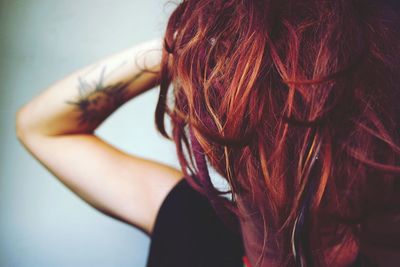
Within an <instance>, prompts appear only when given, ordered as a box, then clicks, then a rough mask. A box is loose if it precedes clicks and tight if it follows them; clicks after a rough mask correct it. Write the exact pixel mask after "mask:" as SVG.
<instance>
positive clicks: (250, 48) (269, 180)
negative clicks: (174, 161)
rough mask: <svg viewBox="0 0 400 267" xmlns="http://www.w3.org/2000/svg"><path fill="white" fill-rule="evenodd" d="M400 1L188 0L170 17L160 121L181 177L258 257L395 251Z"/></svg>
mask: <svg viewBox="0 0 400 267" xmlns="http://www.w3.org/2000/svg"><path fill="white" fill-rule="evenodd" d="M396 5H398V4H396V3H395V1H378V0H331V1H320V0H304V1H299V0H286V1H282V0H279V1H278V0H270V1H260V0H248V1H242V0H229V1H222V0H196V1H192V0H185V1H183V2H182V3H180V4H179V5H178V6H177V8H176V9H175V11H174V12H173V14H172V16H171V17H170V19H169V22H168V26H167V29H166V33H165V44H164V51H163V57H162V79H161V91H160V97H159V101H158V105H157V110H156V122H157V126H158V129H159V131H160V132H161V133H162V134H163V135H164V136H166V137H168V135H167V133H166V131H165V127H164V122H163V119H164V115H165V114H168V116H170V117H171V119H172V126H173V131H172V132H173V135H172V136H171V139H173V140H174V141H175V142H176V145H177V151H178V155H179V160H180V163H181V165H182V170H183V171H184V173H185V176H186V177H188V178H189V182H190V184H191V185H192V186H193V187H194V188H196V189H197V190H198V191H200V192H202V193H203V194H204V195H206V196H207V197H209V199H210V200H211V201H212V204H213V205H214V207H215V209H216V210H217V211H218V212H219V214H220V215H221V218H223V219H224V221H225V222H226V223H227V225H228V226H229V227H231V228H233V229H235V230H236V231H237V232H238V233H240V234H241V236H242V238H243V242H244V246H245V251H246V255H247V257H248V259H249V261H250V264H251V266H253V267H264V266H349V265H350V264H352V263H354V262H355V261H356V259H357V258H358V259H360V256H362V257H361V258H365V259H367V260H368V262H370V264H377V265H379V266H396V264H397V263H398V262H400V231H399V230H398V229H400V227H399V226H400V221H399V218H400V212H399V209H400V177H399V176H400V175H399V174H400V157H399V152H400V147H399V140H400V138H399V135H400V134H399V129H400V128H399V123H400V110H399V107H398V101H399V99H400V88H399V85H400V69H399V66H400V53H399V51H400V50H399V44H400V42H399V41H400V40H399V39H400V20H399V19H400V18H399V15H400V14H399V9H398V7H397V6H396ZM170 85H173V86H172V87H173V91H172V95H170V94H169V93H170V91H169V89H170ZM170 99H172V100H173V101H171V102H172V104H171V103H170V101H169V100H170ZM210 166H211V167H212V168H214V169H215V170H216V171H217V172H218V173H219V174H220V175H221V176H222V177H224V178H225V179H226V181H227V182H228V185H229V189H230V191H229V192H224V191H222V190H221V189H220V188H216V187H215V186H214V184H213V182H212V181H211V179H210V175H209V167H210ZM235 218H238V220H236V219H235ZM364 262H365V261H364Z"/></svg>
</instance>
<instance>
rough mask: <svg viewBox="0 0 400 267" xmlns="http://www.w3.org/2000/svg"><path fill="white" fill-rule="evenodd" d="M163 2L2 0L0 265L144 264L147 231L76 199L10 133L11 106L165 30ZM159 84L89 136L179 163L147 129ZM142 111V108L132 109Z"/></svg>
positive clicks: (111, 266) (151, 128)
mask: <svg viewBox="0 0 400 267" xmlns="http://www.w3.org/2000/svg"><path fill="white" fill-rule="evenodd" d="M174 7H175V5H174V4H167V5H166V1H163V0H146V1H139V0H129V1H128V0H117V1H112V0H83V1H78V0H57V1H51V0H0V27H1V28H0V82H1V86H0V90H1V91H0V111H1V116H0V140H1V150H0V266H1V267H11V266H12V267H36V266H37V267H47V266H49V267H62V266H68V267H80V266H87V267H89V266H99V267H102V266H109V267H118V266H121V267H122V266H134V267H141V266H145V262H146V257H147V254H148V247H149V244H150V243H149V238H148V237H147V236H146V235H145V234H143V233H142V232H141V231H139V230H137V229H136V228H134V227H132V226H130V225H128V224H125V223H122V222H120V221H117V220H116V219H113V218H110V217H107V216H106V215H104V214H102V213H100V212H99V211H97V210H95V209H93V208H92V207H91V206H89V205H88V204H86V203H85V202H83V201H82V200H81V199H80V198H78V197H77V196H76V195H75V194H74V193H73V192H72V191H70V190H69V189H68V188H66V187H65V186H64V185H63V184H62V183H61V182H59V181H58V180H57V179H56V178H55V177H54V176H52V175H51V174H50V173H49V172H48V171H47V170H46V169H45V168H44V167H43V166H42V165H40V164H39V163H38V162H37V161H35V159H34V158H33V157H32V156H30V155H29V154H28V152H27V151H26V150H24V148H23V147H22V145H21V144H20V143H19V142H18V140H17V139H16V136H15V113H16V111H17V109H18V108H19V107H21V106H22V105H23V104H25V103H26V102H27V101H29V100H30V99H31V98H33V97H34V96H35V95H37V94H39V93H40V92H41V91H42V90H44V89H45V88H46V87H47V86H49V85H50V84H51V83H53V82H54V81H56V80H58V79H61V78H63V77H64V76H66V75H68V74H69V73H71V72H72V71H74V70H75V69H78V68H80V67H83V66H85V65H87V64H90V63H92V62H94V61H97V60H98V59H100V58H103V57H105V56H108V55H110V54H113V53H115V52H118V51H119V50H122V49H124V48H127V47H130V46H132V45H135V44H136V43H139V42H142V41H146V40H148V39H152V38H157V37H160V36H162V35H163V32H164V29H165V26H166V21H167V18H168V16H169V14H170V12H171V11H172V9H173V8H174ZM157 93H158V88H156V89H153V90H151V91H149V92H146V93H145V94H143V95H141V96H139V97H137V98H135V99H133V100H132V101H130V102H128V103H126V104H125V105H123V106H122V107H121V108H120V109H118V110H117V111H116V112H115V113H114V114H112V115H111V116H110V117H109V118H108V119H107V120H106V121H105V122H104V124H102V125H101V126H100V128H99V129H98V131H97V134H98V135H99V136H101V137H102V138H104V139H106V140H107V141H108V142H110V143H112V144H113V145H115V146H117V147H118V148H120V149H123V150H125V151H127V152H129V153H133V154H136V155H139V156H143V157H146V158H150V159H154V160H157V161H161V162H164V163H167V164H171V165H173V166H175V167H178V161H177V158H176V155H175V148H174V146H173V144H172V143H171V142H170V141H167V140H166V139H163V138H162V137H161V135H160V134H158V133H157V132H156V130H155V125H154V109H155V105H156V100H157ZM139 114H140V115H139Z"/></svg>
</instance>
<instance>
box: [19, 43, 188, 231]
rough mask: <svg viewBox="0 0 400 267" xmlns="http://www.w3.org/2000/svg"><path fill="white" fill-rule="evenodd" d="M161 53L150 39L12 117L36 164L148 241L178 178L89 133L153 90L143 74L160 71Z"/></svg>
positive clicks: (57, 86) (150, 76)
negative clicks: (137, 97)
mask: <svg viewBox="0 0 400 267" xmlns="http://www.w3.org/2000/svg"><path fill="white" fill-rule="evenodd" d="M161 49H162V39H161V38H159V39H154V40H150V41H146V42H143V43H140V44H137V45H135V46H133V47H130V48H128V49H125V50H123V51H121V52H118V53H116V54H113V55H111V56H108V57H106V58H104V59H101V60H99V61H98V62H95V63H93V64H91V65H89V66H86V67H83V68H81V69H79V70H77V71H75V72H73V73H71V74H70V75H68V76H67V77H65V78H63V79H61V80H59V81H57V82H55V83H54V84H52V85H51V86H49V87H48V88H46V89H45V90H43V91H42V92H41V93H40V94H39V95H37V96H36V97H34V98H33V99H32V100H30V101H29V102H28V103H26V104H25V105H23V106H22V107H21V108H20V109H19V110H18V112H17V114H16V135H17V137H18V140H19V141H20V142H21V144H22V145H23V146H24V147H25V148H26V149H27V151H28V152H29V153H30V154H32V156H33V157H34V158H35V159H36V160H38V161H39V162H40V164H42V165H43V166H44V167H46V169H47V170H48V171H50V172H51V173H52V174H53V175H54V176H55V177H56V178H57V179H59V180H60V181H61V182H62V183H63V184H64V185H65V186H67V187H68V188H69V189H70V190H72V191H73V192H74V193H75V194H76V195H77V196H79V197H80V198H81V199H82V200H84V201H85V202H87V203H88V204H90V205H91V206H93V207H94V208H95V209H97V210H99V211H100V212H102V213H104V214H106V215H107V216H110V217H113V218H115V219H117V220H120V221H123V222H125V223H128V224H130V225H132V226H135V227H137V228H139V229H141V230H143V231H145V232H146V233H147V234H149V235H151V233H152V230H153V227H154V222H155V219H156V216H157V213H158V210H159V208H160V206H161V203H162V201H163V200H164V198H165V197H166V195H167V194H168V192H169V191H170V190H171V189H172V187H173V186H174V185H175V184H177V183H178V182H179V181H180V180H181V179H182V178H183V173H182V172H181V170H179V169H176V168H174V167H172V166H169V165H166V164H163V163H160V162H156V161H152V160H149V159H146V158H142V157H139V156H136V155H131V154H128V153H126V152H124V151H122V150H120V149H117V148H116V147H114V146H112V145H110V144H109V143H107V142H106V141H104V140H102V139H101V138H100V137H98V136H97V135H96V133H95V130H96V128H97V127H99V125H100V124H101V123H102V122H103V121H104V120H105V119H106V118H107V117H108V116H109V115H110V114H111V113H112V112H113V111H115V110H116V109H117V108H118V107H119V106H121V105H122V104H124V103H125V102H127V101H129V100H131V99H132V98H134V97H135V96H137V95H139V94H141V93H143V92H146V91H147V90H150V89H152V88H154V87H156V86H157V85H158V79H159V74H158V73H148V72H143V71H142V70H141V68H145V67H147V68H149V69H151V70H154V71H157V70H159V69H160V62H161ZM145 51H148V52H145ZM135 62H137V63H138V65H139V67H140V68H139V67H138V66H136V64H135ZM138 116H140V115H139V114H138ZM132 127H134V125H132Z"/></svg>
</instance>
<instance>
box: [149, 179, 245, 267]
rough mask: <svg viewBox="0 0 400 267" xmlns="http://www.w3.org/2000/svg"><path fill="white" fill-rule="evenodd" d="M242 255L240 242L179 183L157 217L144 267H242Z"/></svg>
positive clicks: (208, 207)
mask: <svg viewBox="0 0 400 267" xmlns="http://www.w3.org/2000/svg"><path fill="white" fill-rule="evenodd" d="M243 251H244V250H243V247H242V241H241V238H240V237H239V236H238V235H237V234H235V233H233V232H231V231H230V230H228V228H227V227H225V225H224V224H223V222H222V221H221V220H220V219H219V218H218V216H217V214H216V213H215V211H214V210H213V208H212V206H211V204H210V203H209V201H208V200H207V199H206V197H205V196H203V195H201V194H200V193H199V192H197V191H196V190H195V189H193V188H192V187H191V186H190V185H189V184H188V182H187V181H186V180H185V179H182V180H181V181H179V182H178V183H177V184H176V185H175V186H174V187H173V188H172V189H171V191H170V192H169V193H168V195H167V196H166V198H165V199H164V201H163V203H162V205H161V207H160V210H159V212H158V214H157V217H156V221H155V225H154V229H153V233H152V236H151V243H150V250H149V255H148V262H147V267H189V266H190V267H243V262H242V256H243V255H244V252H243Z"/></svg>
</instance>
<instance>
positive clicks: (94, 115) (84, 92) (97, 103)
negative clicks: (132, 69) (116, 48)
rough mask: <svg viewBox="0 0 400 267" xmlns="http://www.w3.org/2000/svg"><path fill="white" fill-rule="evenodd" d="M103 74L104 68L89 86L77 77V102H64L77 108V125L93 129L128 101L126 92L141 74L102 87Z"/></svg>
mask: <svg viewBox="0 0 400 267" xmlns="http://www.w3.org/2000/svg"><path fill="white" fill-rule="evenodd" d="M124 63H125V62H123V64H124ZM105 73H106V67H103V69H102V71H101V74H100V77H99V79H98V81H96V82H95V83H94V84H90V83H89V82H87V81H86V80H85V79H83V78H82V77H79V78H78V90H79V99H78V100H77V101H66V103H67V104H72V105H75V106H76V107H77V108H78V111H79V116H78V123H79V125H87V126H90V127H93V126H94V127H95V126H97V125H98V124H99V123H101V122H102V121H103V120H104V119H105V118H106V117H107V116H108V115H110V114H111V113H112V112H113V111H114V110H115V109H117V108H118V107H119V106H121V105H122V104H123V103H125V102H126V101H127V100H128V97H129V95H128V92H127V91H128V87H129V85H130V84H131V83H132V82H133V81H134V80H136V79H138V78H139V77H140V76H141V75H142V74H143V72H140V73H138V74H137V75H135V76H134V77H133V78H132V79H130V80H128V81H121V82H118V83H116V84H113V85H109V86H104V79H105V77H106V75H105ZM109 74H110V73H109ZM109 74H108V75H109Z"/></svg>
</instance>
